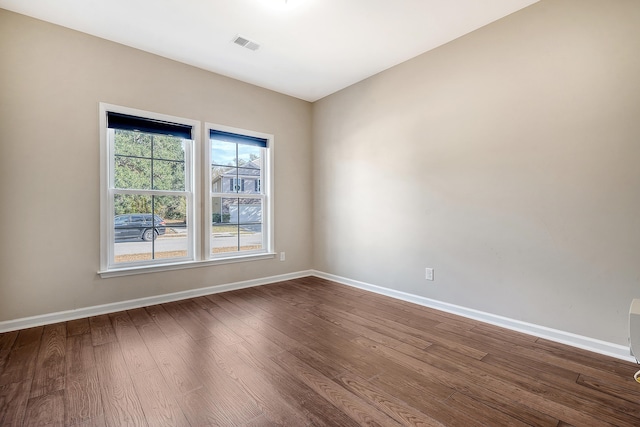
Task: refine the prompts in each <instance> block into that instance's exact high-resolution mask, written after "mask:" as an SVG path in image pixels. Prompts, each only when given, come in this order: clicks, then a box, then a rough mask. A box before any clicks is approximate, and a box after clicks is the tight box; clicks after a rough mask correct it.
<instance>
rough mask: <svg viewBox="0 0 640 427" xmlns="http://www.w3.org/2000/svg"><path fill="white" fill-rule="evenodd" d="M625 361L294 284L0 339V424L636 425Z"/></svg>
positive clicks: (328, 286)
mask: <svg viewBox="0 0 640 427" xmlns="http://www.w3.org/2000/svg"><path fill="white" fill-rule="evenodd" d="M636 368H637V366H636V365H634V364H632V363H626V362H623V361H619V360H616V359H612V358H608V357H605V356H600V355H597V354H593V353H589V352H586V351H582V350H578V349H575V348H571V347H567V346H564V345H561V344H557V343H554V342H550V341H546V340H544V339H539V338H536V337H532V336H528V335H524V334H519V333H516V332H513V331H508V330H505V329H500V328H497V327H494V326H490V325H487V324H483V323H480V322H476V321H473V320H469V319H465V318H461V317H457V316H454V315H451V314H448V313H443V312H439V311H435V310H431V309H428V308H424V307H420V306H416V305H413V304H410V303H406V302H402V301H397V300H394V299H391V298H387V297H383V296H380V295H376V294H372V293H368V292H365V291H361V290H358V289H354V288H350V287H347V286H343V285H339V284H336V283H333V282H329V281H326V280H322V279H318V278H304V279H297V280H291V281H287V282H281V283H278V284H272V285H266V286H261V287H257V288H251V289H244V290H239V291H233V292H228V293H223V294H216V295H209V296H206V297H199V298H193V299H189V300H184V301H179V302H173V303H168V304H161V305H156V306H152V307H146V308H139V309H135V310H129V311H124V312H119V313H113V314H110V315H102V316H95V317H91V318H89V319H80V320H74V321H70V322H65V323H59V324H55V325H47V326H43V327H37V328H31V329H25V330H21V331H15V332H8V333H4V334H0V426H21V425H25V426H31V425H47V426H62V425H65V426H125V425H135V426H139V425H149V426H161V425H167V426H205V425H221V426H269V425H287V426H306V425H309V426H311V425H313V426H322V425H324V426H355V425H374V426H377V425H380V426H398V425H422V426H442V425H445V426H465V427H467V426H480V425H485V426H524V425H535V426H570V425H573V426H595V425H616V426H638V425H640V384H638V383H636V382H635V381H634V380H633V373H634V372H635V371H636Z"/></svg>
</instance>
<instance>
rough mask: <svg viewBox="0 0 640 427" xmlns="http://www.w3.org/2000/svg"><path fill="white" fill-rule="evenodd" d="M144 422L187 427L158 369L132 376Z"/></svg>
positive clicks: (152, 424) (185, 420)
mask: <svg viewBox="0 0 640 427" xmlns="http://www.w3.org/2000/svg"><path fill="white" fill-rule="evenodd" d="M131 378H132V380H133V386H134V387H135V389H136V391H137V393H138V397H139V398H140V403H141V404H142V409H143V410H144V413H145V416H146V420H147V422H148V423H149V425H151V426H176V427H180V426H189V425H190V424H189V422H188V421H187V419H186V418H185V416H184V414H183V413H182V410H181V409H180V407H179V406H178V404H177V403H176V401H175V399H174V397H173V393H172V392H171V391H170V390H169V387H167V384H166V383H165V381H164V378H163V377H162V374H161V373H160V370H159V369H154V370H152V371H146V372H141V373H137V374H134V375H132V377H131Z"/></svg>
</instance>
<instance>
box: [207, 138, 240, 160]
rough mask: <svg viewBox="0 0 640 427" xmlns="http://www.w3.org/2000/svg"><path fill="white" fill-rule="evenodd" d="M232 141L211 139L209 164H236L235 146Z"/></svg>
mask: <svg viewBox="0 0 640 427" xmlns="http://www.w3.org/2000/svg"><path fill="white" fill-rule="evenodd" d="M237 145H238V144H235V143H233V142H225V141H219V140H216V139H212V140H211V164H212V165H219V166H237V162H236V158H237V157H238V155H237V153H236V147H237Z"/></svg>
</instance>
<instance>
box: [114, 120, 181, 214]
mask: <svg viewBox="0 0 640 427" xmlns="http://www.w3.org/2000/svg"><path fill="white" fill-rule="evenodd" d="M114 148H115V153H114V154H115V155H114V168H115V173H114V184H115V187H116V188H121V189H134V190H173V191H183V190H184V189H185V158H184V146H183V143H182V139H180V138H176V137H172V136H168V135H156V134H148V133H141V132H134V131H124V130H116V132H115V147H114ZM186 209H187V208H186V199H185V197H178V196H140V195H116V197H115V214H116V215H118V214H125V213H152V210H153V212H154V213H156V214H158V215H160V216H162V217H163V218H166V219H185V218H186Z"/></svg>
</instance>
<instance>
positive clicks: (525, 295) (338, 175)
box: [313, 0, 640, 345]
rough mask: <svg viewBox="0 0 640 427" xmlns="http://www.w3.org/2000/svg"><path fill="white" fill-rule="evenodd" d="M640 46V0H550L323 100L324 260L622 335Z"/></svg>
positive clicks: (473, 304) (638, 272)
mask: <svg viewBox="0 0 640 427" xmlns="http://www.w3.org/2000/svg"><path fill="white" fill-rule="evenodd" d="M639 52H640V2H638V1H637V0H626V1H625V0H615V1H602V0H589V1H586V0H553V1H551V0H543V1H541V2H540V3H537V4H535V5H533V6H531V7H529V8H526V9H524V10H522V11H520V12H518V13H516V14H514V15H511V16H509V17H506V18H505V19H502V20H500V21H498V22H496V23H494V24H491V25H489V26H487V27H484V28H482V29H480V30H478V31H476V32H474V33H472V34H470V35H467V36H465V37H463V38H461V39H458V40H456V41H454V42H452V43H449V44H448V45H445V46H443V47H441V48H439V49H436V50H434V51H431V52H428V53H426V54H424V55H422V56H419V57H417V58H415V59H413V60H410V61H408V62H406V63H404V64H401V65H399V66H397V67H394V68H392V69H390V70H387V71H385V72H383V73H381V74H379V75H376V76H374V77H372V78H370V79H368V80H365V81H363V82H360V83H358V84H356V85H354V86H352V87H349V88H347V89H345V90H343V91H341V92H338V93H336V94H334V95H331V96H329V97H327V98H325V99H323V100H321V101H319V102H317V103H315V104H314V111H313V141H314V148H313V164H314V215H315V216H314V235H315V244H314V267H315V268H316V269H318V270H321V271H325V272H328V273H332V274H336V275H340V276H344V277H347V278H350V279H355V280H361V281H364V282H368V283H372V284H376V285H380V286H384V287H388V288H392V289H396V290H400V291H404V292H408V293H412V294H416V295H420V296H425V297H429V298H434V299H437V300H441V301H446V302H450V303H453V304H458V305H462V306H465V307H470V308H474V309H478V310H482V311H486V312H489V313H493V314H497V315H503V316H507V317H510V318H513V319H520V320H523V321H526V322H531V323H535V324H538V325H543V326H548V327H552V328H556V329H560V330H564V331H569V332H573V333H577V334H580V335H585V336H588V337H592V338H597V339H602V340H606V341H609V342H613V343H618V344H622V345H626V344H627V313H628V310H629V304H630V303H631V299H632V298H633V297H640V166H639V161H640V54H639ZM425 267H433V268H435V278H436V280H435V281H434V282H428V281H426V280H425V279H424V275H425V271H424V269H425Z"/></svg>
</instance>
